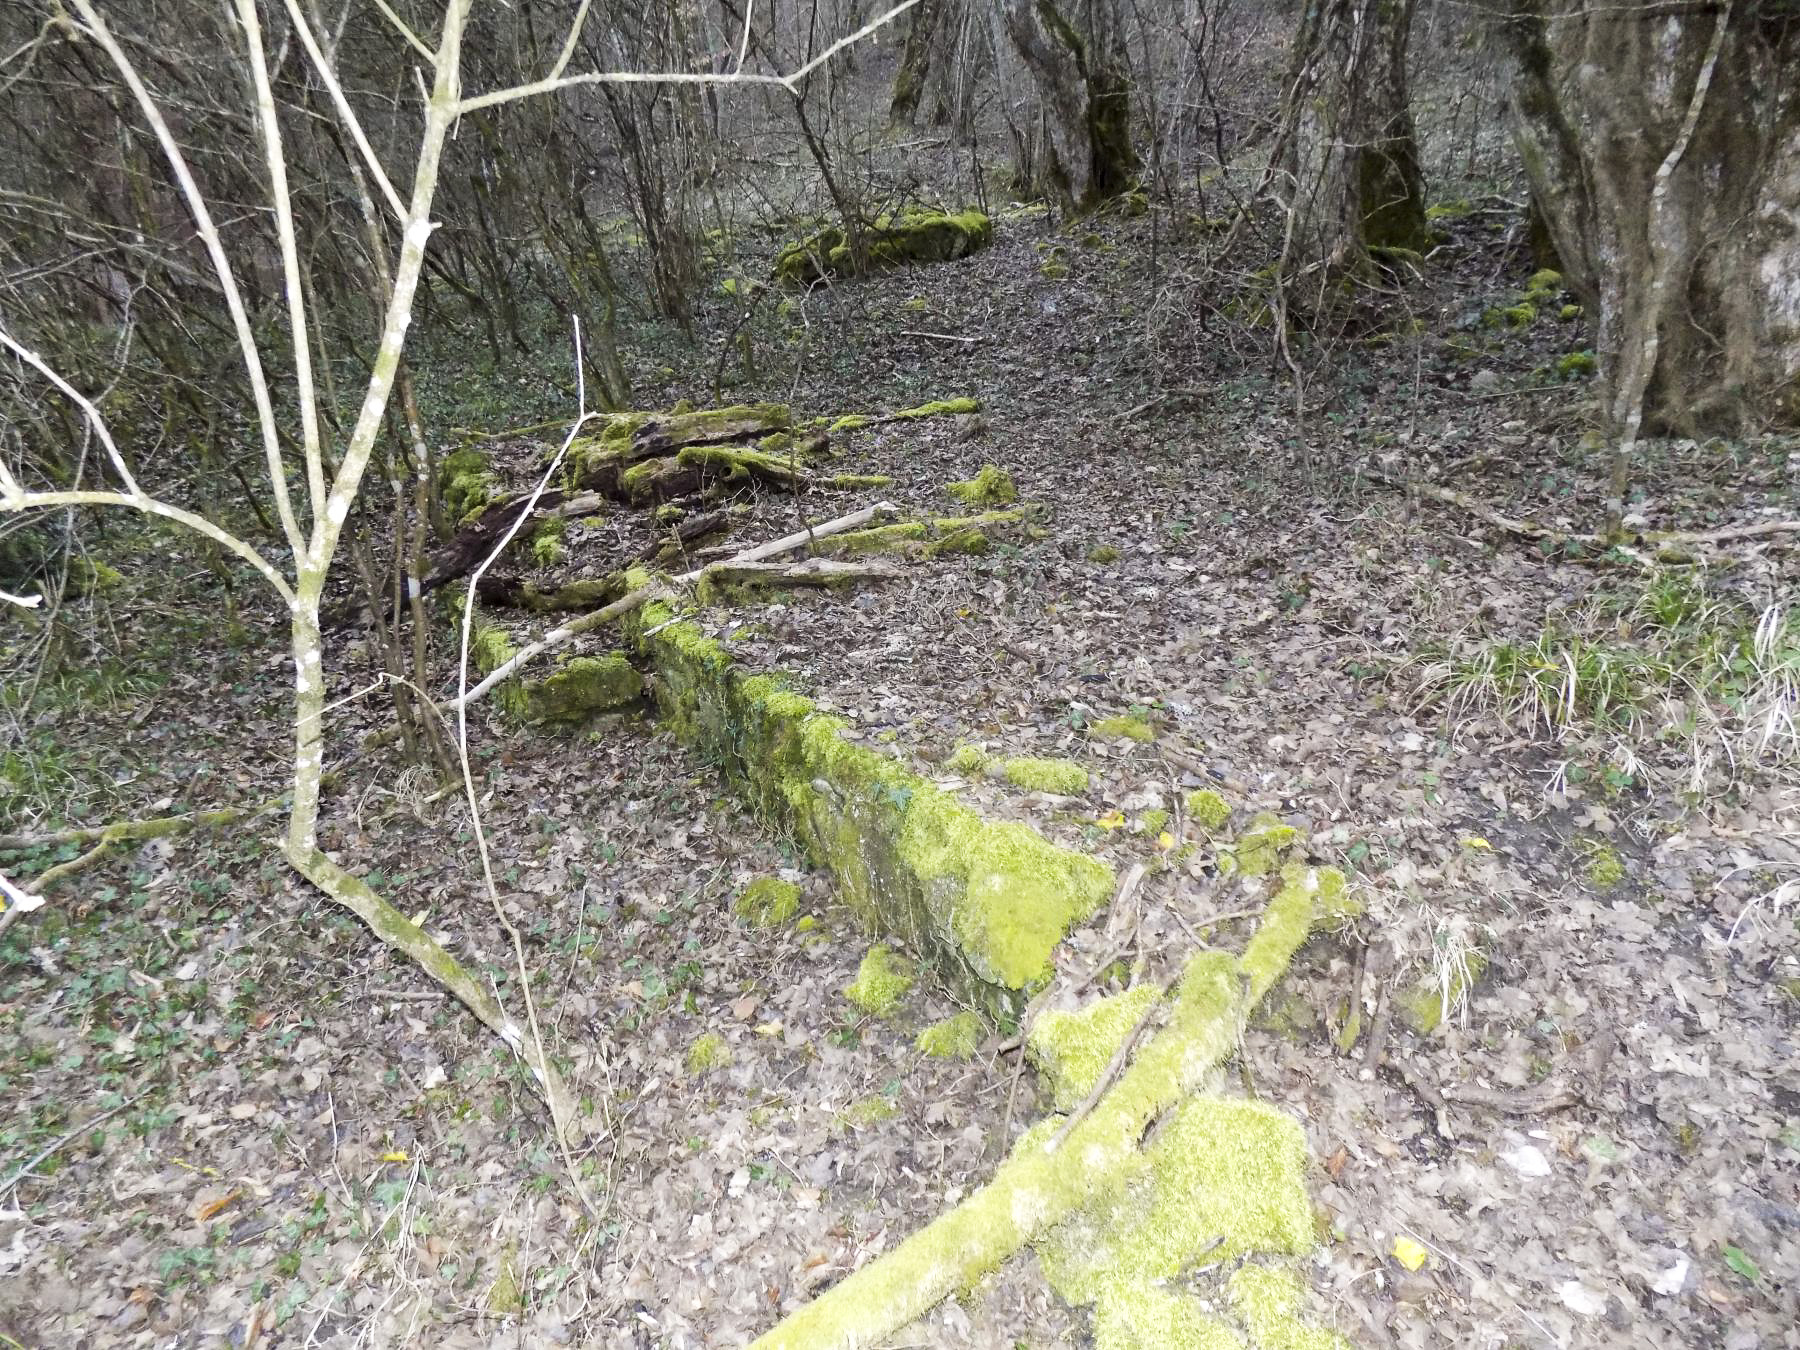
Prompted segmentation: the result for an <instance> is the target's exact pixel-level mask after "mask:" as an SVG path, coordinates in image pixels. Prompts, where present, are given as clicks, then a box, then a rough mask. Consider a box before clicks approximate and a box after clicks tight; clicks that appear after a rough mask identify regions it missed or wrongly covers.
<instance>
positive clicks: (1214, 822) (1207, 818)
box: [1183, 788, 1231, 832]
mask: <svg viewBox="0 0 1800 1350" xmlns="http://www.w3.org/2000/svg"><path fill="white" fill-rule="evenodd" d="M1183 804H1184V805H1185V806H1186V807H1187V813H1188V819H1190V820H1193V821H1197V822H1198V823H1199V824H1200V825H1201V827H1202V828H1204V829H1205V830H1207V831H1208V832H1211V831H1214V830H1218V829H1219V828H1221V827H1222V826H1223V825H1224V824H1225V822H1226V821H1228V820H1230V819H1231V804H1230V803H1229V802H1227V801H1226V800H1225V799H1224V798H1223V797H1221V796H1220V795H1219V794H1218V793H1216V792H1214V791H1213V790H1212V789H1211V788H1200V789H1198V790H1197V791H1194V792H1190V793H1188V795H1187V800H1186V801H1185V803H1183Z"/></svg>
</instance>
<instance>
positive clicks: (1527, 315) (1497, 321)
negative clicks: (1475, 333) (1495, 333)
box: [1481, 301, 1538, 328]
mask: <svg viewBox="0 0 1800 1350" xmlns="http://www.w3.org/2000/svg"><path fill="white" fill-rule="evenodd" d="M1537 316H1538V312H1537V306H1536V305H1533V304H1530V303H1529V302H1526V301H1521V302H1520V303H1518V304H1516V305H1496V306H1494V307H1493V308H1492V309H1489V310H1487V311H1486V312H1485V313H1483V314H1482V316H1481V322H1482V325H1483V326H1484V327H1487V328H1529V327H1531V325H1532V324H1534V323H1536V322H1537Z"/></svg>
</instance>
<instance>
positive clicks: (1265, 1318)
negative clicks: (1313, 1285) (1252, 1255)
mask: <svg viewBox="0 0 1800 1350" xmlns="http://www.w3.org/2000/svg"><path fill="white" fill-rule="evenodd" d="M1227 1289H1228V1290H1229V1294H1230V1298H1231V1310H1232V1312H1234V1313H1236V1314H1237V1317H1238V1320H1239V1321H1241V1322H1242V1323H1243V1324H1244V1326H1245V1327H1246V1328H1247V1329H1248V1330H1249V1332H1250V1336H1251V1338H1252V1339H1253V1340H1254V1341H1255V1342H1256V1345H1257V1348H1258V1350H1351V1348H1350V1342H1349V1341H1347V1340H1345V1339H1344V1338H1343V1337H1342V1336H1340V1335H1338V1334H1337V1333H1336V1332H1334V1331H1327V1330H1325V1329H1324V1328H1322V1327H1310V1326H1307V1325H1306V1323H1305V1322H1304V1321H1302V1320H1301V1317H1300V1309H1301V1303H1302V1290H1301V1288H1300V1281H1299V1280H1297V1279H1296V1278H1295V1277H1294V1275H1293V1272H1291V1271H1287V1270H1274V1269H1271V1268H1270V1267H1268V1266H1261V1265H1256V1264H1255V1263H1250V1264H1247V1265H1243V1266H1240V1267H1238V1269H1236V1270H1235V1271H1233V1272H1232V1274H1231V1282H1230V1284H1229V1285H1228V1286H1227Z"/></svg>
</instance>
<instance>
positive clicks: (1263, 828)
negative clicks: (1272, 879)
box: [1221, 811, 1300, 877]
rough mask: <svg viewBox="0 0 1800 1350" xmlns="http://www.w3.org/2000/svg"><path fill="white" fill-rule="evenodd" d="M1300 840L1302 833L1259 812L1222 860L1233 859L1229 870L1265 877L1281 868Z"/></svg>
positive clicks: (1268, 813)
mask: <svg viewBox="0 0 1800 1350" xmlns="http://www.w3.org/2000/svg"><path fill="white" fill-rule="evenodd" d="M1299 837H1300V832H1299V831H1298V830H1296V829H1295V828H1294V827H1293V826H1292V825H1284V824H1282V823H1281V821H1280V819H1279V818H1277V817H1276V816H1274V815H1273V814H1271V813H1270V812H1268V811H1260V812H1258V813H1257V815H1256V818H1255V819H1253V820H1252V821H1251V822H1250V828H1249V829H1247V830H1245V831H1244V833H1243V834H1242V835H1240V836H1239V837H1238V839H1237V841H1236V842H1235V843H1234V844H1232V845H1230V846H1229V848H1230V851H1229V852H1228V853H1226V854H1224V855H1223V856H1222V858H1221V861H1223V858H1225V857H1228V858H1230V859H1231V860H1232V861H1231V863H1230V864H1229V865H1228V866H1227V867H1226V869H1225V870H1227V871H1234V872H1237V873H1240V874H1241V875H1243V876H1247V877H1260V876H1265V875H1267V874H1268V873H1270V872H1273V871H1274V870H1275V869H1276V868H1278V867H1280V866H1281V861H1282V859H1283V858H1284V857H1285V856H1286V854H1287V850H1288V849H1289V848H1291V847H1292V846H1293V843H1294V841H1295V840H1296V839H1298V838H1299Z"/></svg>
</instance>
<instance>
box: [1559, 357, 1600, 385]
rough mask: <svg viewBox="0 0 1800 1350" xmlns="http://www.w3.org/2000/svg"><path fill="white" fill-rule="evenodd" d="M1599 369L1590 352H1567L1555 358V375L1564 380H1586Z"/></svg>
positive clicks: (1598, 364)
mask: <svg viewBox="0 0 1800 1350" xmlns="http://www.w3.org/2000/svg"><path fill="white" fill-rule="evenodd" d="M1599 368H1600V363H1599V362H1598V361H1597V360H1596V359H1595V357H1594V354H1593V353H1592V352H1569V353H1567V354H1565V355H1563V356H1559V357H1557V358H1556V373H1557V374H1558V375H1560V376H1562V378H1563V379H1565V380H1581V379H1586V378H1587V377H1588V376H1590V375H1592V374H1593V373H1594V372H1595V371H1597V370H1598V369H1599Z"/></svg>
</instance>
